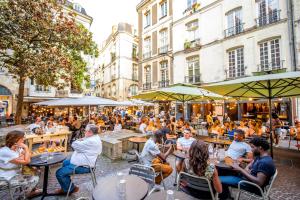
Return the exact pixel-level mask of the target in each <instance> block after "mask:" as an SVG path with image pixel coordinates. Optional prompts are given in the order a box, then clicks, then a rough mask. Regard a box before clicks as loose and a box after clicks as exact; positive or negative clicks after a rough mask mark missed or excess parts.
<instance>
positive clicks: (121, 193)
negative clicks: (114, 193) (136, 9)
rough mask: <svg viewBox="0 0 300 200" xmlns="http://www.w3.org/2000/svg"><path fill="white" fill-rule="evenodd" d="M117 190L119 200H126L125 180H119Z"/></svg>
mask: <svg viewBox="0 0 300 200" xmlns="http://www.w3.org/2000/svg"><path fill="white" fill-rule="evenodd" d="M118 190H119V200H126V180H124V179H123V180H120V182H119V187H118Z"/></svg>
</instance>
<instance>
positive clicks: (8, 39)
mask: <svg viewBox="0 0 300 200" xmlns="http://www.w3.org/2000/svg"><path fill="white" fill-rule="evenodd" d="M63 4H64V2H63V1H58V0H4V1H3V0H2V1H1V0H0V30H1V31H0V63H1V65H3V67H4V68H5V69H7V71H8V73H10V74H11V75H12V76H13V77H14V78H15V79H16V80H17V81H18V83H19V91H18V103H17V111H16V123H17V124H19V123H20V121H21V112H22V107H23V106H22V105H23V99H24V85H25V81H26V80H27V79H28V78H33V79H34V80H36V81H37V83H39V84H41V85H45V86H48V85H50V86H54V87H58V88H62V87H65V86H67V85H70V83H72V85H73V86H74V87H75V88H76V89H80V87H81V85H82V82H83V81H84V80H85V79H86V77H85V76H86V62H85V61H84V55H90V56H98V50H97V46H96V44H95V43H94V42H93V40H92V33H90V32H89V31H88V30H87V29H85V28H84V27H83V26H82V25H80V24H78V23H77V22H76V21H75V17H76V13H75V12H71V11H70V12H68V11H66V10H64V8H63Z"/></svg>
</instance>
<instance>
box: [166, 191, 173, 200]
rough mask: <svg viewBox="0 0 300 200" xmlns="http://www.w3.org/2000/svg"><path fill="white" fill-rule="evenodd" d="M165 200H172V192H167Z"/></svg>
mask: <svg viewBox="0 0 300 200" xmlns="http://www.w3.org/2000/svg"><path fill="white" fill-rule="evenodd" d="M166 200H174V192H173V190H167V198H166Z"/></svg>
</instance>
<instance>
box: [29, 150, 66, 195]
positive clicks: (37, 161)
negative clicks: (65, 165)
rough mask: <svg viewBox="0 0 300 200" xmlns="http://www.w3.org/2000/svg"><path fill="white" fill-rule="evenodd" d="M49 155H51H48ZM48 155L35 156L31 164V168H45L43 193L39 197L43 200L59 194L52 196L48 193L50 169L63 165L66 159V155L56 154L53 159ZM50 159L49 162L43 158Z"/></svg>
mask: <svg viewBox="0 0 300 200" xmlns="http://www.w3.org/2000/svg"><path fill="white" fill-rule="evenodd" d="M48 155H49V154H48ZM48 155H47V154H41V155H38V156H34V157H32V158H31V162H30V163H29V166H32V167H45V170H44V178H43V192H42V193H41V194H38V195H37V196H42V198H41V199H44V198H45V197H47V196H56V195H57V194H51V193H48V192H47V188H48V175H49V167H50V166H51V165H54V164H57V163H61V162H63V161H64V160H65V159H66V157H67V156H66V155H65V154H64V153H60V152H56V153H53V154H52V156H51V157H48ZM43 156H44V157H46V156H47V157H48V158H47V160H43V159H42V157H43Z"/></svg>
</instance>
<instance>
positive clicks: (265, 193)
mask: <svg viewBox="0 0 300 200" xmlns="http://www.w3.org/2000/svg"><path fill="white" fill-rule="evenodd" d="M277 175H278V171H277V170H276V171H275V174H274V175H273V176H272V177H271V178H270V181H269V185H267V186H266V187H264V189H262V188H261V187H260V186H259V185H257V184H255V183H252V182H249V181H244V180H243V181H240V182H239V184H238V192H237V194H236V198H235V199H236V200H238V199H239V198H240V195H241V192H242V191H243V192H244V193H247V196H252V197H254V198H255V199H259V198H261V199H263V200H267V199H270V197H269V196H270V191H271V189H272V186H273V183H274V181H275V179H276V177H277ZM245 185H250V186H253V187H255V188H257V189H258V191H259V192H260V195H261V196H258V195H257V194H254V193H251V192H248V191H246V190H243V188H242V187H243V186H245Z"/></svg>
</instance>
